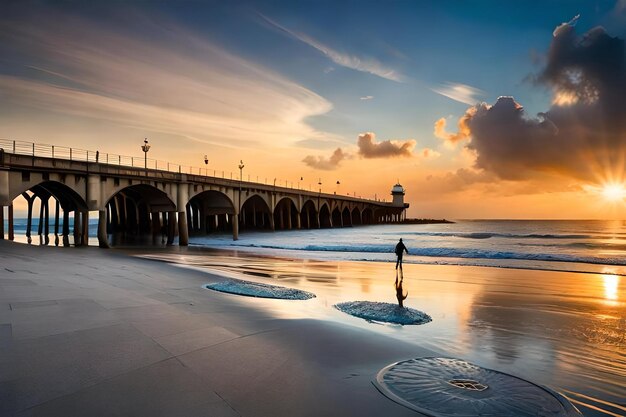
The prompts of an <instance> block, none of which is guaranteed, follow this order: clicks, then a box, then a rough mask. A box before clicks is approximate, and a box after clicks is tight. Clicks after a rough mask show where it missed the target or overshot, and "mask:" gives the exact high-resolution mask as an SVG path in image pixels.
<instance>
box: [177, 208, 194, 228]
mask: <svg viewBox="0 0 626 417" xmlns="http://www.w3.org/2000/svg"><path fill="white" fill-rule="evenodd" d="M192 213H193V205H191V204H189V206H188V207H187V210H185V219H186V223H187V224H188V225H189V227H190V228H192V230H193V220H192V219H193V217H192ZM178 223H179V224H178V230H180V219H179V220H178Z"/></svg>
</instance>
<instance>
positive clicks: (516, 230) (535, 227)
mask: <svg viewBox="0 0 626 417" xmlns="http://www.w3.org/2000/svg"><path fill="white" fill-rule="evenodd" d="M400 238H402V239H403V241H404V243H405V245H406V246H407V248H408V250H409V254H408V255H405V258H404V262H405V263H419V264H447V265H475V266H491V267H502V268H522V269H546V270H556V271H572V272H593V273H611V274H615V275H625V274H626V221H600V220H589V221H587V220H576V221H570V220H564V221H556V220H545V221H544V220H457V221H455V223H441V224H402V225H377V226H363V227H354V228H341V229H339V228H338V229H317V230H291V231H284V232H275V233H272V232H246V231H245V230H244V231H242V232H241V233H240V239H239V240H238V241H233V240H232V237H231V236H230V235H211V236H197V237H192V238H191V239H190V244H192V245H197V246H206V247H212V248H227V249H238V250H251V251H254V252H260V253H265V254H270V255H285V256H296V257H306V258H314V259H325V260H356V261H390V262H391V261H395V255H394V254H393V249H394V247H395V245H396V243H397V242H398V239H400Z"/></svg>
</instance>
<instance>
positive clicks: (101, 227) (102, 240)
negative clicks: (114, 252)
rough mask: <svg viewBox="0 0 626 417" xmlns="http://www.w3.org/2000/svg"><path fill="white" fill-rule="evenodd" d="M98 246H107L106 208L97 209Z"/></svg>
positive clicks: (106, 247)
mask: <svg viewBox="0 0 626 417" xmlns="http://www.w3.org/2000/svg"><path fill="white" fill-rule="evenodd" d="M98 246H99V247H101V248H105V249H108V248H109V241H108V239H107V211H106V210H98Z"/></svg>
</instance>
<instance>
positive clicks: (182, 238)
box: [178, 211, 189, 246]
mask: <svg viewBox="0 0 626 417" xmlns="http://www.w3.org/2000/svg"><path fill="white" fill-rule="evenodd" d="M178 245H179V246H187V245H189V228H188V227H187V216H186V215H185V212H183V211H179V212H178Z"/></svg>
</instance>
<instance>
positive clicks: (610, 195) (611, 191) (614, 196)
mask: <svg viewBox="0 0 626 417" xmlns="http://www.w3.org/2000/svg"><path fill="white" fill-rule="evenodd" d="M602 195H603V196H604V198H606V199H607V200H609V201H621V200H624V198H626V189H625V188H624V184H605V185H604V187H603V188H602Z"/></svg>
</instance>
